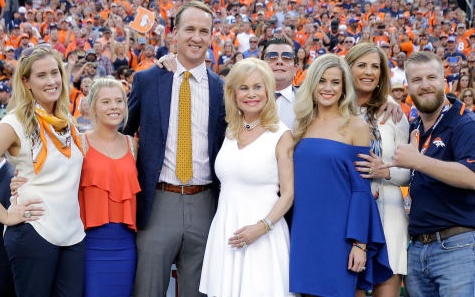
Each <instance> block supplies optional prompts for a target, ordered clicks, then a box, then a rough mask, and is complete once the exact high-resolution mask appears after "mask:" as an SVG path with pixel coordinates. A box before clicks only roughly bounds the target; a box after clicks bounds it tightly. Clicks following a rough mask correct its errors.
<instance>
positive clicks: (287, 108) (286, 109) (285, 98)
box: [276, 85, 295, 131]
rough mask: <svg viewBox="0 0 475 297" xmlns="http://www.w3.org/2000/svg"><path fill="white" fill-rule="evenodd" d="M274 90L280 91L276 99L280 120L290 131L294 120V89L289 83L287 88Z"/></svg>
mask: <svg viewBox="0 0 475 297" xmlns="http://www.w3.org/2000/svg"><path fill="white" fill-rule="evenodd" d="M276 92H278V93H280V96H279V97H278V98H277V100H276V103H277V108H278V109H279V117H280V120H281V121H282V122H284V124H285V125H286V126H287V127H289V129H290V130H291V131H292V130H293V127H294V122H295V113H294V102H295V93H294V89H293V87H292V85H289V86H288V87H287V88H285V89H283V90H280V91H276Z"/></svg>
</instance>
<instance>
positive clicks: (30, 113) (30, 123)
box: [8, 46, 72, 135]
mask: <svg viewBox="0 0 475 297" xmlns="http://www.w3.org/2000/svg"><path fill="white" fill-rule="evenodd" d="M47 56H50V57H53V59H54V60H55V62H56V64H57V66H58V69H59V72H60V73H61V85H62V89H61V94H60V95H59V99H58V101H56V103H55V104H54V109H53V114H54V116H56V117H57V118H60V119H63V120H67V121H69V122H70V123H71V124H72V118H71V117H70V114H69V76H68V75H66V71H65V70H64V67H63V61H62V59H61V55H60V54H59V53H58V52H57V51H56V50H55V49H52V48H50V47H47V46H37V47H35V48H34V49H33V52H31V54H29V55H28V56H25V55H22V56H21V57H20V60H19V61H18V64H17V67H16V69H15V73H14V75H13V80H12V89H13V94H12V98H11V100H10V103H9V104H8V110H9V111H10V110H13V111H14V113H15V115H16V117H17V118H18V120H19V121H20V122H21V123H22V125H23V129H25V131H26V133H27V135H31V134H33V133H34V132H35V130H36V129H37V122H36V118H35V98H33V93H32V92H31V91H30V90H29V89H28V88H27V87H26V85H25V83H24V80H25V79H29V78H30V76H31V73H32V67H33V64H34V63H35V62H36V61H38V60H40V59H43V58H45V57H47Z"/></svg>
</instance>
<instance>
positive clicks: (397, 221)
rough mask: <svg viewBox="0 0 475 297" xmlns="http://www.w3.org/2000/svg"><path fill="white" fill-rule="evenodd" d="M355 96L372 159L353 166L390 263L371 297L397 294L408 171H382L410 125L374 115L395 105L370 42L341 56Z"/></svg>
mask: <svg viewBox="0 0 475 297" xmlns="http://www.w3.org/2000/svg"><path fill="white" fill-rule="evenodd" d="M345 59H346V61H347V62H348V64H349V66H350V69H351V72H352V75H353V85H354V87H355V91H356V94H357V104H358V106H359V107H360V111H361V116H362V117H363V118H365V119H366V122H367V123H368V124H369V126H370V129H371V130H370V131H371V155H364V154H362V155H360V157H361V158H363V161H361V162H356V166H357V170H358V171H360V172H361V174H362V177H364V178H370V179H371V190H372V192H373V196H374V197H375V199H376V204H377V205H378V209H379V214H380V217H381V221H382V223H383V228H384V236H385V237H386V244H387V247H388V256H389V264H390V265H391V269H392V270H393V273H394V275H393V277H392V278H390V279H389V280H387V281H386V282H384V283H382V284H379V285H377V286H375V287H374V289H373V296H383V297H387V296H389V297H391V296H394V297H396V296H399V295H400V287H401V281H402V276H403V275H406V274H407V251H406V249H407V244H408V231H407V225H408V220H407V217H406V216H405V213H404V204H403V199H402V198H403V197H402V193H401V190H400V188H399V187H400V186H402V185H406V184H407V182H408V181H409V174H410V173H409V170H408V169H403V168H396V167H394V168H391V169H388V168H384V169H381V166H382V165H383V164H384V163H385V162H390V161H391V158H392V156H393V155H394V151H395V150H396V147H397V146H398V145H399V144H405V143H407V141H408V139H409V124H408V122H407V119H406V117H402V119H401V121H399V122H397V123H395V122H393V120H392V119H391V118H389V119H388V120H387V121H385V122H383V116H380V117H378V116H377V112H378V110H379V109H380V107H381V106H382V105H384V104H385V103H386V102H388V101H390V102H394V100H392V98H391V97H390V96H389V90H390V87H391V86H390V82H389V78H390V75H389V69H388V65H387V57H386V55H385V54H384V52H383V51H382V50H381V48H379V47H377V46H375V45H374V44H371V43H360V44H357V45H355V46H354V47H352V48H351V49H350V50H349V51H348V53H347V54H346V56H345Z"/></svg>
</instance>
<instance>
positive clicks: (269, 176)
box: [200, 122, 294, 297]
mask: <svg viewBox="0 0 475 297" xmlns="http://www.w3.org/2000/svg"><path fill="white" fill-rule="evenodd" d="M287 130H289V129H288V128H287V127H286V126H285V125H284V124H283V123H282V122H281V123H280V124H279V129H278V131H277V132H270V131H266V132H264V133H263V134H262V135H261V136H260V137H259V138H257V139H256V140H255V141H254V142H252V143H251V144H249V145H247V146H246V147H244V148H242V149H239V148H238V144H237V141H236V140H235V139H228V138H226V139H225V140H224V143H223V146H222V148H221V150H220V152H219V153H218V156H217V158H216V165H215V168H216V173H217V175H218V178H219V180H220V181H221V194H220V197H219V204H218V210H217V212H216V215H215V217H214V219H213V222H212V224H211V228H210V231H209V236H208V242H207V244H206V252H205V257H204V261H203V269H202V273H201V283H200V292H202V293H205V294H208V296H218V297H255V296H260V297H280V296H294V294H291V293H289V230H288V226H287V223H286V222H285V220H284V219H283V218H282V219H281V220H279V221H278V222H276V223H275V226H274V230H272V231H269V232H268V233H266V234H264V235H263V236H261V237H260V238H259V239H257V240H256V242H254V243H253V244H251V245H249V246H247V247H245V248H242V249H241V248H233V247H231V246H230V245H228V239H229V238H230V237H232V236H234V234H233V233H234V232H235V231H236V230H238V229H240V228H242V227H244V226H246V225H252V224H255V223H257V222H258V221H259V220H261V219H263V218H265V217H266V216H267V215H268V214H269V212H270V210H271V209H272V207H273V206H274V204H275V203H276V202H277V200H278V199H279V196H278V192H279V176H278V169H277V159H276V145H277V142H278V141H279V139H280V137H281V136H282V134H283V133H284V132H285V131H287Z"/></svg>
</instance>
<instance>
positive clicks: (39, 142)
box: [31, 104, 84, 174]
mask: <svg viewBox="0 0 475 297" xmlns="http://www.w3.org/2000/svg"><path fill="white" fill-rule="evenodd" d="M35 114H36V120H37V121H38V130H37V131H36V132H35V133H34V134H33V135H32V137H31V153H32V157H33V166H34V169H35V173H36V174H38V172H40V170H41V167H43V164H44V163H45V161H46V156H47V152H48V147H47V143H48V142H47V140H46V134H48V136H49V138H50V139H51V140H52V141H53V144H54V146H55V147H56V148H57V149H58V150H59V151H60V152H61V153H62V154H63V155H64V156H66V157H68V158H69V157H71V138H72V139H73V141H74V143H75V144H76V146H77V147H78V148H79V150H80V151H81V153H82V154H83V155H84V152H83V150H82V146H81V139H80V138H79V135H78V132H77V130H76V127H74V126H71V125H70V124H69V123H68V121H66V120H63V119H60V118H57V117H55V116H54V115H50V114H48V113H47V112H46V111H45V110H44V109H43V108H42V107H41V106H39V105H38V104H37V105H36V108H35ZM45 132H46V134H45Z"/></svg>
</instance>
